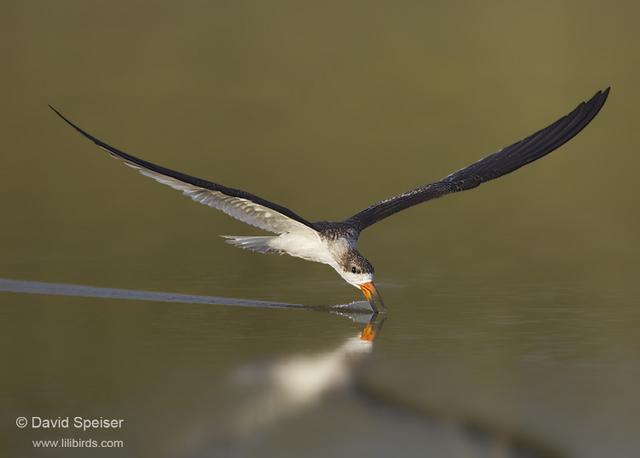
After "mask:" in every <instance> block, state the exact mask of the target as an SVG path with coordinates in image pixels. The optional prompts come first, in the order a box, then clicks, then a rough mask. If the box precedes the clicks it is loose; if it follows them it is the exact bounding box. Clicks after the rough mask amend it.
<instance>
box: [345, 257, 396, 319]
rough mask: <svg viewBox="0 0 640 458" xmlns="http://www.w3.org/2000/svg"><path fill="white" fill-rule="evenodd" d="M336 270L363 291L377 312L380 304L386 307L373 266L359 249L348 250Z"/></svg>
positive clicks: (381, 306) (382, 307)
mask: <svg viewBox="0 0 640 458" xmlns="http://www.w3.org/2000/svg"><path fill="white" fill-rule="evenodd" d="M336 270H337V271H338V273H339V274H340V276H341V277H342V278H343V279H344V280H345V281H346V282H347V283H349V284H351V285H353V286H355V287H356V288H358V289H359V290H360V291H362V294H364V297H365V298H366V299H367V300H368V301H369V304H371V308H373V310H374V311H375V312H378V311H379V308H378V305H379V306H380V308H381V309H384V308H385V307H384V302H383V301H382V297H381V296H380V294H379V293H378V290H377V289H376V286H375V284H374V283H373V266H372V265H371V263H370V262H369V261H368V260H367V259H366V258H365V257H364V256H362V255H361V254H360V253H359V252H358V250H355V249H351V250H349V251H347V252H346V253H345V255H344V256H342V259H341V260H340V264H339V266H338V268H337V269H336Z"/></svg>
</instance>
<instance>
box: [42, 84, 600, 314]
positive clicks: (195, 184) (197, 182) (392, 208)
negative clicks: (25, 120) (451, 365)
mask: <svg viewBox="0 0 640 458" xmlns="http://www.w3.org/2000/svg"><path fill="white" fill-rule="evenodd" d="M608 94H609V88H607V89H606V90H604V91H598V92H597V93H596V94H595V95H594V96H593V97H592V98H591V99H590V100H588V101H587V102H582V103H580V104H579V105H578V106H577V107H576V108H575V109H574V110H573V111H572V112H570V113H569V114H567V115H565V116H563V117H562V118H560V119H558V120H557V121H556V122H554V123H553V124H551V125H549V126H547V127H545V128H544V129H542V130H539V131H538V132H536V133H534V134H532V135H530V136H528V137H527V138H525V139H523V140H520V141H519V142H516V143H514V144H513V145H510V146H507V147H506V148H502V149H501V150H499V151H498V152H497V153H494V154H491V155H489V156H487V157H485V158H483V159H481V160H479V161H477V162H474V163H473V164H471V165H469V166H468V167H465V168H463V169H460V170H458V171H457V172H454V173H452V174H450V175H447V176H446V177H444V178H443V179H441V180H439V181H436V182H433V183H429V184H427V185H423V186H419V187H417V188H415V189H412V190H410V191H407V192H404V193H402V194H399V195H397V196H394V197H391V198H389V199H385V200H382V201H380V202H377V203H375V204H373V205H371V206H369V207H367V208H365V209H364V210H362V211H361V212H358V213H356V214H355V215H353V216H351V217H349V218H347V219H345V220H344V221H340V222H328V221H319V222H311V221H307V220H306V219H304V218H303V217H301V216H300V215H298V214H297V213H295V212H293V211H292V210H290V209H288V208H286V207H284V206H282V205H278V204H276V203H274V202H270V201H268V200H265V199H263V198H261V197H258V196H256V195H254V194H250V193H248V192H246V191H242V190H240V189H234V188H228V187H226V186H223V185H221V184H218V183H214V182H212V181H207V180H203V179H201V178H196V177H193V176H191V175H186V174H184V173H181V172H176V171H175V170H171V169H168V168H165V167H162V166H159V165H156V164H153V163H151V162H147V161H145V160H143V159H139V158H137V157H135V156H132V155H130V154H128V153H125V152H124V151H120V150H119V149H117V148H114V147H113V146H110V145H108V144H106V143H105V142H103V141H102V140H100V139H98V138H96V137H94V136H93V135H91V134H89V133H87V132H86V131H84V130H83V129H81V128H80V127H78V126H77V125H75V124H74V123H72V122H71V121H69V120H68V119H67V118H66V117H64V116H63V115H62V114H61V113H60V112H59V111H57V110H56V109H55V108H53V107H50V108H51V109H52V110H53V111H55V112H56V114H57V115H58V116H60V117H61V118H62V119H63V120H64V121H66V122H67V123H68V124H69V125H70V126H71V127H73V128H74V129H75V130H77V131H78V132H80V133H81V134H82V135H84V136H85V137H87V138H88V139H89V140H91V141H93V142H94V143H95V144H96V145H98V146H99V147H101V148H102V149H104V150H106V151H107V152H108V153H110V154H111V155H112V156H113V157H115V158H117V159H120V160H122V161H124V163H125V164H127V165H128V166H131V167H133V168H134V169H137V170H138V171H139V172H140V173H141V174H142V175H145V176H148V177H150V178H153V179H154V180H156V181H158V182H160V183H162V184H165V185H167V186H170V187H172V188H174V189H177V190H179V191H182V193H183V194H185V195H186V196H188V197H191V199H193V200H195V201H196V202H199V203H201V204H204V205H208V206H209V207H212V208H215V209H217V210H220V211H222V212H224V213H226V214H227V215H229V216H232V217H234V218H236V219H238V220H240V221H242V222H243V223H246V224H249V225H251V226H255V227H257V228H259V229H262V230H265V231H268V232H271V233H274V234H276V235H274V236H235V235H233V236H223V237H225V238H226V239H227V242H228V243H230V244H231V245H234V246H237V247H239V248H243V249H246V250H251V251H256V252H259V253H280V254H284V253H286V254H288V255H290V256H295V257H298V258H302V259H306V260H308V261H314V262H320V263H324V264H328V265H330V266H331V267H333V268H334V269H335V270H336V271H337V272H338V274H340V276H341V277H342V278H343V279H344V280H345V281H346V282H347V283H349V284H351V285H353V286H355V287H356V288H358V289H360V290H361V291H362V293H363V294H364V296H365V298H366V299H367V300H368V301H369V303H370V304H371V308H372V309H373V311H374V312H376V313H377V312H378V311H379V310H380V309H384V303H383V301H382V298H381V297H380V294H379V293H378V290H377V289H376V287H375V285H374V283H373V274H374V270H373V266H372V265H371V263H370V262H369V261H368V260H367V259H366V258H365V257H364V256H362V255H361V254H360V252H359V251H358V249H357V241H358V237H359V235H360V233H361V232H362V231H363V230H364V229H366V228H368V227H369V226H371V225H372V224H375V223H377V222H378V221H380V220H382V219H384V218H387V217H389V216H391V215H393V214H395V213H398V212H399V211H402V210H404V209H406V208H409V207H411V206H413V205H417V204H419V203H422V202H426V201H428V200H431V199H435V198H437V197H442V196H444V195H446V194H451V193H454V192H460V191H466V190H468V189H473V188H475V187H477V186H479V185H480V184H482V183H484V182H486V181H490V180H493V179H495V178H498V177H501V176H502V175H506V174H507V173H510V172H513V171H514V170H516V169H519V168H520V167H522V166H523V165H526V164H528V163H530V162H533V161H535V160H537V159H540V158H541V157H543V156H545V155H547V154H549V153H550V152H551V151H553V150H555V149H556V148H558V147H559V146H561V145H563V144H564V143H565V142H567V141H569V140H570V139H571V138H573V137H574V136H575V135H577V134H578V133H579V132H580V131H581V130H582V129H583V128H584V127H585V126H586V125H587V124H589V122H591V120H592V119H593V118H594V117H595V116H596V115H597V114H598V112H599V111H600V109H601V108H602V106H603V105H604V103H605V101H606V99H607V96H608Z"/></svg>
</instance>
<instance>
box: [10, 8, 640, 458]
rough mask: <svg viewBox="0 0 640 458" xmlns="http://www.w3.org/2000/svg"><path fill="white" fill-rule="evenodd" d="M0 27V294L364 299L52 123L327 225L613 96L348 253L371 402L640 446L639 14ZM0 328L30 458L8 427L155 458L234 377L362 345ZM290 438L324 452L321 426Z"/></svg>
mask: <svg viewBox="0 0 640 458" xmlns="http://www.w3.org/2000/svg"><path fill="white" fill-rule="evenodd" d="M2 6H3V8H2V11H3V12H2V14H1V15H0V37H1V38H2V39H0V49H1V50H2V53H1V54H0V55H1V56H2V62H3V65H2V71H1V72H0V84H1V86H2V88H3V89H4V91H3V94H4V95H3V97H2V101H3V106H2V109H1V110H0V133H1V134H2V140H3V151H2V159H3V161H2V167H0V189H1V192H0V206H1V208H2V209H3V210H2V224H1V225H0V253H2V254H1V259H2V262H0V277H3V278H14V279H25V280H38V281H48V282H60V283H77V284H87V285H94V286H107V287H119V288H130V289H140V290H157V291H175V292H182V293H195V294H206V295H215V296H228V297H240V298H252V299H262V300H277V301H289V302H298V303H304V304H308V305H323V304H324V305H327V304H335V303H346V302H349V301H350V300H352V299H355V298H356V297H357V295H356V291H355V290H354V289H353V288H350V287H349V286H346V285H345V284H344V283H343V282H342V280H340V279H339V278H338V277H337V276H336V274H335V272H333V271H331V270H330V269H328V268H326V266H322V265H315V264H311V263H306V262H303V261H300V260H295V259H291V258H287V257H277V256H259V255H256V254H253V253H249V252H244V251H241V250H237V249H234V248H232V247H230V246H228V245H226V244H224V243H223V242H222V240H221V239H220V238H219V237H218V235H219V234H238V235H245V234H252V233H255V231H254V230H252V229H251V228H248V227H246V226H244V225H242V224H241V223H239V222H236V221H234V220H232V219H230V218H228V217H226V216H224V215H222V214H219V213H216V212H214V211H211V210H210V209H208V208H206V207H203V206H198V205H197V204H194V203H192V202H191V201H189V200H188V199H185V198H184V197H182V196H181V195H180V194H179V193H177V192H175V191H172V190H170V189H167V188H165V187H163V186H160V185H158V184H155V183H153V182H151V181H150V180H147V179H145V178H142V177H140V176H138V175H137V174H136V173H134V172H133V171H131V170H129V169H127V168H126V167H123V166H121V165H120V164H118V163H117V162H115V161H111V160H108V157H106V155H105V154H104V153H102V152H101V151H99V150H97V148H95V147H94V146H93V145H91V144H90V143H89V142H87V141H86V140H84V139H82V138H81V137H80V136H79V135H77V134H76V133H74V132H73V131H72V130H71V129H69V128H68V127H67V126H65V125H64V124H63V123H62V122H61V121H60V120H59V119H57V118H56V117H55V115H54V114H53V113H52V112H51V111H49V109H48V108H47V104H52V105H54V106H56V107H57V108H58V109H60V110H61V111H62V112H63V113H65V114H66V115H67V116H69V117H70V118H71V119H72V120H74V121H75V122H77V123H78V124H79V125H80V126H82V127H83V128H85V129H87V130H88V131H89V132H91V133H93V134H95V135H97V136H98V137H100V138H103V139H104V140H106V141H108V142H109V143H111V144H113V145H114V146H116V147H119V148H122V149H124V150H125V151H128V152H131V153H134V154H138V155H140V156H141V157H143V158H145V159H148V160H150V161H153V162H158V163H160V164H163V165H166V166H168V167H172V168H175V169H178V170H180V171H183V172H186V173H191V174H193V175H196V176H201V177H203V178H209V179H212V180H214V181H218V182H221V183H223V184H226V185H229V186H234V187H239V188H243V189H247V190H249V191H251V192H254V193H256V194H258V195H260V196H262V197H265V198H267V199H270V200H273V201H276V202H279V203H282V204H283V205H285V206H288V207H290V208H292V209H294V210H295V211H296V212H298V213H300V214H301V215H303V216H304V217H306V218H307V219H310V220H321V219H322V220H324V219H329V220H331V219H342V218H345V217H347V216H349V215H351V214H352V213H355V212H356V211H358V210H360V209H361V208H363V207H365V206H367V205H369V204H370V203H372V202H374V201H376V200H379V199H382V198H386V197H388V196H390V195H393V194H396V193H399V192H402V191H405V190H407V189H409V188H411V187H414V186H417V185H419V184H423V183H426V182H429V181H432V180H435V179H438V178H441V177H442V176H444V175H447V174H448V173H450V172H451V171H453V170H456V169H458V168H460V167H463V166H465V165H467V164H468V163H470V162H473V161H475V160H477V159H479V158H480V157H482V156H483V155H486V154H488V153H491V152H493V151H495V150H497V149H499V148H500V147H502V146H506V145H508V144H510V143H512V142H514V141H517V140H519V139H521V138H523V137H524V136H526V135H528V134H530V133H532V132H533V131H535V130H538V129H539V128H541V127H543V126H545V125H547V124H548V123H550V122H552V121H554V120H555V119H557V118H558V117H560V116H562V115H564V114H565V113H567V112H569V111H570V110H571V109H573V108H574V106H575V105H577V104H578V102H580V101H582V100H586V99H587V98H589V97H591V95H592V94H593V93H595V92H596V91H597V90H599V89H604V88H605V87H607V86H609V85H610V86H612V92H611V94H610V97H609V100H608V102H607V104H606V106H605V107H604V109H603V111H602V112H601V113H600V115H599V116H598V117H597V118H596V119H595V120H594V122H593V123H592V124H591V125H590V126H588V127H587V128H586V129H585V131H583V132H582V133H581V134H580V135H579V136H578V137H576V138H575V139H574V140H572V141H571V142H570V143H568V144H567V145H565V146H564V147H562V149H561V150H559V151H557V152H555V153H553V154H552V155H551V156H549V157H547V158H544V159H543V160H541V161H540V162H537V163H535V164H533V165H530V166H528V167H527V168H525V169H523V170H520V171H518V172H517V173H515V174H513V175H509V176H507V177H505V178H502V179H500V180H499V181H496V182H493V183H490V184H488V185H486V186H483V187H482V188H480V189H478V190H475V191H473V192H468V193H463V194H459V195H455V196H451V197H447V198H445V199H442V200H439V201H436V202H431V203H429V204H426V205H424V206H420V207H416V208H413V209H411V210H408V211H406V212H404V213H402V214H401V215H397V216H395V217H393V218H391V219H389V220H385V221H384V222H383V223H380V224H379V225H376V226H375V227H374V228H371V229H369V230H368V231H366V232H365V233H364V234H363V236H362V238H361V241H360V248H361V250H362V252H363V253H364V255H365V256H367V257H368V258H369V259H370V260H371V261H372V262H373V263H374V265H375V266H376V271H377V281H378V282H379V285H380V289H381V291H382V293H383V295H384V297H385V299H386V302H387V303H388V306H389V309H390V313H389V318H388V320H387V323H386V324H385V330H384V333H382V334H381V336H380V339H379V341H378V342H377V345H378V347H377V348H376V352H374V354H373V355H372V361H373V362H374V364H371V365H370V366H369V368H368V369H367V371H366V373H365V374H364V375H362V377H364V378H365V379H366V380H368V381H369V382H370V383H375V384H376V386H380V387H382V388H381V389H383V390H389V391H398V392H401V393H403V394H404V395H405V397H407V398H408V402H409V403H411V404H414V405H425V406H437V407H438V408H439V409H444V410H445V411H447V412H449V411H456V412H460V411H463V412H465V415H466V414H467V413H468V414H469V415H471V416H473V417H482V418H484V419H487V421H488V422H490V423H492V424H493V423H496V424H502V425H507V426H508V427H509V428H510V429H517V430H519V431H525V432H526V433H527V434H529V435H531V436H532V437H534V438H536V440H538V441H540V442H544V443H549V444H551V445H552V446H553V447H557V448H558V449H559V450H562V451H563V452H565V453H567V454H569V455H571V456H574V455H575V456H605V455H606V456H632V454H633V453H632V452H633V451H636V450H637V449H638V447H640V443H638V435H637V424H636V423H635V422H637V418H638V415H640V406H639V403H638V400H637V396H636V388H637V386H638V382H640V363H639V362H638V351H640V338H639V337H638V332H637V327H638V323H639V319H640V313H639V312H638V310H637V303H638V296H639V293H640V286H639V285H638V281H637V280H638V276H639V274H640V268H639V263H640V243H638V233H639V232H640V214H639V212H638V205H637V195H638V193H637V189H636V187H637V183H636V174H637V169H638V167H639V166H640V159H639V155H638V154H637V151H636V145H637V144H638V141H639V140H640V138H639V133H638V132H639V130H638V128H637V126H636V124H637V123H638V121H639V120H640V112H639V109H638V106H640V90H638V81H639V78H640V57H639V56H640V54H638V49H637V47H638V43H639V38H640V35H639V33H638V32H637V18H638V15H639V13H640V7H639V6H638V4H637V3H636V2H615V3H608V4H604V3H602V2H591V1H581V2H536V3H531V2H529V3H527V2H502V1H493V2H412V1H406V2H374V1H361V2H350V1H348V2H295V1H270V2H260V1H200V2H199V1H188V2H166V1H161V2H142V1H128V2H86V1H66V0H60V1H56V2H49V1H28V2H22V1H4V2H3V3H2ZM0 301H1V303H2V307H1V308H0V318H1V321H0V339H1V340H0V342H2V340H5V341H4V342H3V345H2V348H3V350H0V355H2V358H3V359H2V364H3V365H4V366H6V373H7V374H9V375H8V377H3V378H4V380H3V381H2V382H0V386H2V391H3V393H4V399H3V400H2V401H3V403H5V405H7V406H9V407H8V409H7V412H8V413H7V415H8V416H7V418H3V420H2V421H3V425H2V431H4V432H3V433H1V434H3V435H4V436H5V439H7V440H6V441H3V442H4V443H6V444H11V445H10V446H11V447H12V450H23V452H24V453H26V454H29V453H33V456H40V455H37V454H36V453H35V452H34V451H33V450H32V449H31V448H30V447H28V444H27V438H30V437H31V436H29V435H28V433H27V432H25V431H18V430H16V428H15V426H14V425H13V421H14V419H15V416H16V415H18V414H25V413H24V412H26V411H29V412H31V411H33V412H44V413H43V415H44V414H49V415H53V416H58V415H65V414H69V415H75V414H83V413H82V412H80V413H76V411H77V410H81V411H90V412H93V413H95V414H97V415H109V414H111V413H113V414H114V415H115V414H119V415H121V416H122V415H124V416H126V417H127V418H129V419H130V425H131V426H130V427H129V428H128V429H127V431H126V433H127V444H128V446H127V448H126V450H125V452H122V451H119V452H118V453H120V454H122V453H128V454H130V455H131V456H165V455H164V454H163V453H168V452H166V451H167V450H169V449H170V447H168V445H167V443H168V442H171V443H172V445H175V444H176V443H177V444H180V443H181V441H182V440H183V438H184V436H185V433H184V431H183V430H182V429H184V428H181V426H184V423H180V422H177V420H176V421H175V422H172V421H166V422H158V420H157V419H158V418H163V419H166V418H172V419H176V418H181V417H188V418H191V420H192V421H193V422H195V421H196V420H194V418H200V417H201V416H204V417H208V416H209V415H210V413H211V412H216V415H218V416H219V418H225V415H226V413H227V412H228V411H229V409H231V410H232V407H226V408H221V407H219V406H218V404H217V400H219V399H225V398H226V397H227V396H228V387H227V385H226V384H225V382H223V380H225V376H224V374H226V373H227V372H228V371H229V370H231V368H232V367H235V366H236V365H238V364H240V363H242V362H244V361H248V360H256V359H257V360H262V359H265V358H266V359H269V358H275V357H276V356H282V355H288V354H290V353H295V352H296V351H297V352H301V353H305V354H307V353H310V352H313V351H320V350H322V349H325V348H329V347H332V346H333V345H334V343H335V345H338V343H339V342H340V341H341V339H343V338H345V337H346V336H348V335H351V334H352V333H353V332H354V329H355V328H354V325H352V324H350V323H348V322H347V321H346V320H339V319H337V318H335V317H330V316H328V315H322V314H300V313H292V312H291V313H289V312H286V311H271V310H235V309H231V308H224V307H214V308H212V307H209V306H196V305H188V306H187V305H185V306H176V305H158V304H148V303H142V302H121V301H120V302H118V301H105V300H97V299H95V300H92V299H77V298H76V299H61V298H47V297H35V296H34V297H30V296H24V295H17V294H8V293H2V294H1V295H0ZM45 349H46V351H44V350H45ZM3 372H5V371H3ZM210 384H211V385H210ZM3 385H4V386H3ZM213 387H215V388H213ZM203 399H207V402H203V401H202V400H203ZM209 401H210V403H209ZM225 409H227V410H225ZM195 412H198V413H197V414H196V413H195ZM32 414H33V415H36V414H37V413H32ZM25 415H27V414H25ZM305 415H306V419H307V421H317V422H318V425H320V426H318V428H330V427H331V424H332V421H333V420H332V419H333V417H334V416H335V415H334V413H332V411H331V409H328V410H326V409H325V411H323V412H318V413H317V414H314V413H312V412H307V413H306V414H305ZM314 415H316V416H314ZM344 415H346V418H348V415H349V414H348V412H347V413H346V414H344ZM354 415H355V414H354ZM316 417H317V418H316ZM216 421H224V420H216ZM354 421H355V420H354ZM198 423H200V422H198ZM214 423H215V421H214ZM203 424H204V423H203ZM385 430H387V431H390V430H391V431H392V430H393V425H391V426H389V425H387V426H385ZM294 431H295V428H294ZM373 431H375V429H373ZM292 434H294V433H292ZM309 434H310V435H309V437H307V436H305V435H304V434H303V433H300V434H299V435H297V436H296V437H298V438H302V439H300V440H301V442H302V443H303V444H304V445H305V448H307V447H309V444H313V443H314V442H313V441H314V440H316V441H318V438H317V436H313V435H312V434H311V433H309ZM389 434H391V433H389ZM374 436H375V434H374ZM36 438H39V437H36ZM151 438H153V439H154V441H158V442H154V444H151V442H152V441H151ZM396 439H397V438H396ZM413 439H415V440H417V439H416V438H415V437H414V438H413ZM163 440H164V441H165V442H162V441H163ZM354 440H356V439H354ZM405 440H408V439H406V438H405ZM329 442H330V441H329ZM134 444H135V445H134ZM323 446H324V447H332V446H333V447H335V450H337V451H343V449H340V445H339V444H338V442H336V443H331V442H330V443H329V444H324V445H323ZM416 447H417V446H416ZM176 448H178V449H180V447H179V446H176ZM310 449H311V450H313V447H310ZM409 449H410V448H409ZM261 450H262V452H263V453H264V454H265V455H272V456H284V455H283V454H282V452H283V450H281V449H278V448H277V447H276V446H275V445H273V444H272V446H271V448H269V447H267V446H265V448H263V449H261ZM326 450H327V449H326V448H323V449H322V451H323V453H326ZM415 450H419V449H418V448H416V449H415ZM71 452H73V451H66V452H65V453H71ZM105 453H106V452H105ZM316 453H318V452H317V451H316ZM416 453H417V452H416ZM311 454H312V455H313V453H311ZM65 456H66V455H65ZM105 456H123V455H113V454H112V455H108V454H105ZM166 456H175V455H171V454H167V455H166ZM372 456H373V455H372Z"/></svg>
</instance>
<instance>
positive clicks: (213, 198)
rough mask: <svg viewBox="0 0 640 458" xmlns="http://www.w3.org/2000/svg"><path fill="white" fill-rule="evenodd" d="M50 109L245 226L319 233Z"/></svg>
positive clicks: (282, 211) (287, 213) (278, 209)
mask: <svg viewBox="0 0 640 458" xmlns="http://www.w3.org/2000/svg"><path fill="white" fill-rule="evenodd" d="M49 107H50V108H51V109H52V110H53V111H54V112H55V113H56V114H57V115H58V116H60V117H61V118H62V119H63V120H64V121H66V122H67V124H69V125H70V126H71V127H73V128H74V129H75V130H77V131H78V132H80V133H81V134H82V135H84V136H85V137H87V138H88V139H89V140H91V141H92V142H94V143H95V144H96V145H98V146H99V147H100V148H102V149H104V150H106V151H107V152H108V153H109V154H111V155H112V156H113V157H115V158H117V159H120V160H122V161H124V163H125V164H127V165H129V166H131V167H133V168H135V169H137V170H138V171H139V172H140V173H141V174H143V175H145V176H148V177H150V178H153V179H154V180H156V181H158V182H159V183H162V184H166V185H167V186H171V187H172V188H174V189H177V190H179V191H182V193H183V194H184V195H186V196H188V197H191V198H192V199H193V200H195V201H196V202H199V203H201V204H204V205H208V206H209V207H212V208H215V209H217V210H220V211H222V212H224V213H226V214H227V215H229V216H232V217H233V218H236V219H238V220H240V221H242V222H243V223H246V224H250V225H252V226H255V227H258V228H260V229H263V230H265V231H269V232H273V233H275V234H284V233H287V232H304V231H310V230H311V231H315V228H314V226H313V224H312V223H310V222H308V221H306V220H305V219H304V218H302V217H300V216H298V215H297V214H296V213H294V212H293V211H291V210H289V209H288V208H285V207H282V206H280V205H278V204H275V203H273V202H269V201H268V200H265V199H262V198H260V197H258V196H254V195H253V194H250V193H248V192H246V191H242V190H240V189H233V188H227V187H226V186H223V185H220V184H217V183H213V182H211V181H207V180H203V179H200V178H196V177H192V176H190V175H186V174H184V173H180V172H176V171H174V170H171V169H167V168H165V167H161V166H159V165H156V164H152V163H151V162H147V161H145V160H142V159H139V158H137V157H135V156H132V155H130V154H127V153H125V152H123V151H120V150H119V149H116V148H114V147H113V146H110V145H107V144H106V143H105V142H103V141H102V140H100V139H98V138H96V137H94V136H93V135H91V134H89V133H87V132H85V131H84V130H82V129H81V128H80V127H78V126H76V125H75V124H74V123H72V122H71V121H69V120H68V119H67V118H65V117H64V116H63V115H62V114H61V113H60V112H59V111H58V110H56V109H55V108H53V107H52V106H49Z"/></svg>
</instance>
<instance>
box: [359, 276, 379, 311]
mask: <svg viewBox="0 0 640 458" xmlns="http://www.w3.org/2000/svg"><path fill="white" fill-rule="evenodd" d="M359 286H360V289H361V290H362V294H364V297H365V298H366V299H367V300H368V301H369V304H370V305H371V308H372V309H373V312H374V313H378V312H380V311H381V310H385V306H384V302H383V300H382V296H380V293H378V290H377V289H376V285H374V284H373V282H369V283H363V284H361V285H359ZM378 306H380V307H378Z"/></svg>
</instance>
